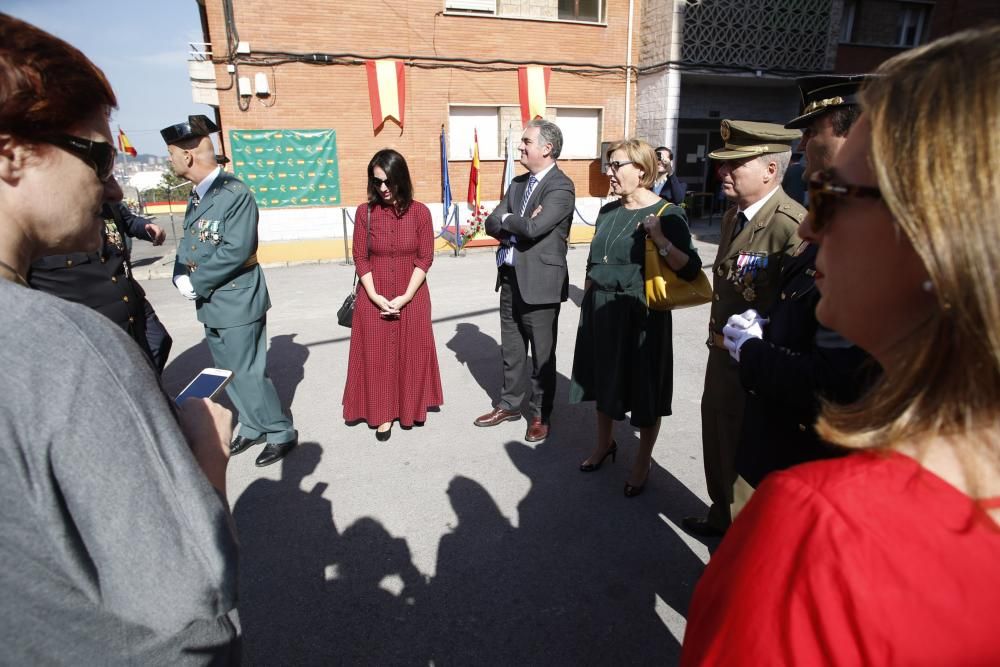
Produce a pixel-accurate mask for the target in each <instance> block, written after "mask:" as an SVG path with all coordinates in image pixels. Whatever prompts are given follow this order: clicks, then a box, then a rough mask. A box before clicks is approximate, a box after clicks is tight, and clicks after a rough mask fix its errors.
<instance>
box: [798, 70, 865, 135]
mask: <svg viewBox="0 0 1000 667" xmlns="http://www.w3.org/2000/svg"><path fill="white" fill-rule="evenodd" d="M871 78H872V75H870V74H817V75H814V76H804V77H802V78H800V79H796V80H795V83H796V84H797V85H798V87H799V95H800V97H801V98H802V111H801V115H800V116H797V117H795V118H793V119H792V120H790V121H788V122H787V123H785V127H787V128H789V129H802V128H804V127H808V126H809V125H810V124H811V123H812V122H813V120H815V119H816V117H817V116H821V115H823V114H825V113H826V112H827V111H833V110H834V109H842V108H844V107H849V106H854V105H856V104H858V91H859V90H861V86H862V84H864V82H865V81H868V80H869V79H871Z"/></svg>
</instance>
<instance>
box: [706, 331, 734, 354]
mask: <svg viewBox="0 0 1000 667" xmlns="http://www.w3.org/2000/svg"><path fill="white" fill-rule="evenodd" d="M705 343H706V344H707V345H708V346H709V347H717V348H719V349H720V350H726V352H728V351H729V350H728V349H726V337H725V336H723V335H722V334H717V333H715V332H714V331H709V332H708V340H707V341H705Z"/></svg>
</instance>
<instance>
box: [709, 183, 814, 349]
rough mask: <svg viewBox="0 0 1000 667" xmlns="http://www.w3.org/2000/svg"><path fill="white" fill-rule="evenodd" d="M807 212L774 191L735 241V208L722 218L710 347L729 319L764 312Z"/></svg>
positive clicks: (772, 298) (710, 326) (767, 307)
mask: <svg viewBox="0 0 1000 667" xmlns="http://www.w3.org/2000/svg"><path fill="white" fill-rule="evenodd" d="M805 217H806V210H805V209H804V208H802V205H801V204H799V203H798V202H797V201H795V200H794V199H792V198H791V197H789V196H788V195H787V194H785V191H784V190H781V189H780V188H779V190H778V191H777V192H775V193H774V194H773V195H772V196H771V198H770V199H768V200H767V203H765V204H764V206H763V207H762V208H761V209H760V210H759V211H758V212H757V214H756V215H755V216H754V217H753V219H752V220H750V221H749V222H748V223H747V224H746V226H745V227H744V228H743V231H741V232H740V233H739V234H737V235H736V238H733V231H734V230H735V229H736V207H735V206H733V207H732V208H730V209H729V210H728V211H726V214H725V215H724V216H723V218H722V232H721V233H722V237H721V238H720V239H719V252H718V255H716V258H715V265H714V266H713V268H712V271H713V272H714V276H713V280H712V284H713V291H714V294H713V296H712V312H711V318H710V319H709V325H708V328H709V333H710V335H709V341H708V344H709V346H712V338H713V336H712V334H718V335H719V336H721V335H722V327H724V326H726V322H727V321H728V320H729V317H730V316H731V315H735V314H737V313H742V312H744V311H746V310H747V309H748V308H754V309H756V310H757V311H759V312H766V311H767V310H768V309H769V308H770V307H771V304H773V303H774V301H775V299H776V298H777V294H778V275H779V274H780V273H781V265H782V263H783V261H784V258H785V256H786V255H788V254H789V253H791V252H792V251H793V250H794V249H795V246H797V245H798V243H799V239H798V236H797V235H796V230H797V229H798V226H799V223H801V222H802V221H803V220H804V219H805Z"/></svg>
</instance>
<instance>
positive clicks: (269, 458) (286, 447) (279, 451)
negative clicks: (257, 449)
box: [256, 438, 299, 468]
mask: <svg viewBox="0 0 1000 667" xmlns="http://www.w3.org/2000/svg"><path fill="white" fill-rule="evenodd" d="M297 444H299V439H298V438H296V439H295V440H289V441H288V442H282V443H278V444H275V443H273V442H269V443H267V445H265V446H264V451H262V452H261V453H260V456H258V457H257V461H256V463H257V467H258V468H263V467H264V466H269V465H271V464H272V463H277V462H278V461H280V460H281V459H283V458H285V456H287V455H288V452H290V451H292V449H294V448H295V445H297Z"/></svg>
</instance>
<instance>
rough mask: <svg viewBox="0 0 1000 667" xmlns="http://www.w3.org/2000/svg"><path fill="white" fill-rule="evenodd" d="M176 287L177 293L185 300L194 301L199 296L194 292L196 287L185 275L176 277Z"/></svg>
mask: <svg viewBox="0 0 1000 667" xmlns="http://www.w3.org/2000/svg"><path fill="white" fill-rule="evenodd" d="M174 287H176V288H177V291H178V292H180V293H181V296H182V297H184V298H185V299H190V300H191V301H194V300H195V299H197V298H198V295H197V294H196V293H195V291H194V285H192V284H191V278H190V277H188V276H185V275H184V274H183V273H181V274H178V275H176V276H174Z"/></svg>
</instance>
